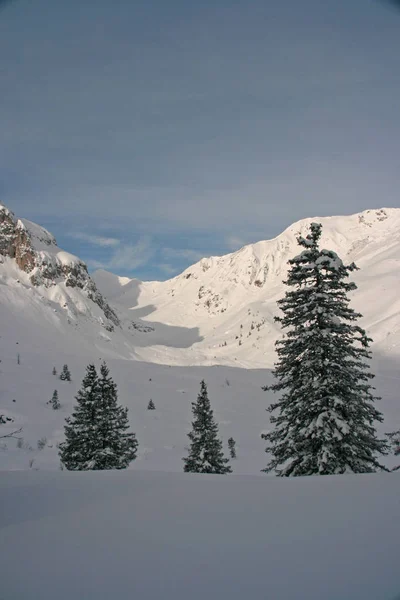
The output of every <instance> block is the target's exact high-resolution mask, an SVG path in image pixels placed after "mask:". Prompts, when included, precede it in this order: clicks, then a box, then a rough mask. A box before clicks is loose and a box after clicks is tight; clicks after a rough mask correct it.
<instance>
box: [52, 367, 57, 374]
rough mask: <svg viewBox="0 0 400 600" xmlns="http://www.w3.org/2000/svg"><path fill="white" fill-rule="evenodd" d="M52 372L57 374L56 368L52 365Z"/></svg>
mask: <svg viewBox="0 0 400 600" xmlns="http://www.w3.org/2000/svg"><path fill="white" fill-rule="evenodd" d="M52 373H53V375H57V369H56V368H55V367H53V370H52Z"/></svg>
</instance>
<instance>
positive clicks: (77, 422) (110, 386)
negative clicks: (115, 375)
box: [59, 363, 138, 471]
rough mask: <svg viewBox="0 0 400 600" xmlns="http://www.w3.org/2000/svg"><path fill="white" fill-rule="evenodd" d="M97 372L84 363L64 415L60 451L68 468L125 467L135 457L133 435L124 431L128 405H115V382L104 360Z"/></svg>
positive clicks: (127, 426) (135, 447) (135, 444)
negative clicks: (79, 385)
mask: <svg viewBox="0 0 400 600" xmlns="http://www.w3.org/2000/svg"><path fill="white" fill-rule="evenodd" d="M100 375H101V377H100V378H99V376H98V374H97V372H96V368H95V366H94V365H89V366H88V367H87V369H86V375H85V377H84V379H83V381H82V388H81V390H80V391H79V392H78V394H77V396H76V400H77V405H76V406H75V409H74V412H73V414H72V417H70V418H68V419H66V422H67V424H66V426H65V438H66V439H65V442H63V443H62V444H60V447H59V449H60V451H59V454H60V458H61V462H62V464H63V465H64V466H65V467H66V468H67V469H69V470H71V471H85V470H106V469H107V470H108V469H126V467H127V466H128V465H129V464H130V462H131V461H132V460H134V459H135V458H136V452H137V447H138V442H137V440H136V436H135V434H134V433H128V432H127V429H128V428H129V423H128V416H127V413H128V409H127V408H123V407H121V406H118V404H117V401H118V394H117V386H116V384H115V383H114V381H113V380H112V379H111V377H109V370H108V368H107V366H106V364H105V363H103V364H102V366H101V368H100Z"/></svg>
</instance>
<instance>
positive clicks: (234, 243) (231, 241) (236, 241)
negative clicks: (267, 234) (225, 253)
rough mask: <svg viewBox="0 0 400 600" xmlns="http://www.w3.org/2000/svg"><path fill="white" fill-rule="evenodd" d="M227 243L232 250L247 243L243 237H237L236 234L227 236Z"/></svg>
mask: <svg viewBox="0 0 400 600" xmlns="http://www.w3.org/2000/svg"><path fill="white" fill-rule="evenodd" d="M225 244H226V246H227V247H228V248H229V249H230V250H239V249H240V248H243V246H245V245H246V242H245V240H243V239H242V238H239V237H235V236H234V235H228V236H227V237H226V238H225Z"/></svg>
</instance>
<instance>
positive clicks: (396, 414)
mask: <svg viewBox="0 0 400 600" xmlns="http://www.w3.org/2000/svg"><path fill="white" fill-rule="evenodd" d="M16 341H17V340H12V341H11V339H10V338H3V337H1V338H0V356H1V357H2V362H1V363H0V397H1V413H4V414H6V415H8V416H11V417H13V418H14V419H15V421H14V423H12V424H10V425H7V426H6V425H3V426H1V430H2V431H10V430H11V428H13V427H14V428H16V427H22V428H23V432H22V434H21V435H22V437H23V442H18V441H17V440H7V450H4V449H3V450H1V448H0V470H1V469H30V468H32V469H40V470H43V469H52V470H55V469H58V468H59V458H58V453H57V443H59V442H60V441H62V440H63V439H64V424H65V418H66V417H67V416H69V415H70V414H71V412H72V408H73V406H74V404H75V399H74V396H75V395H76V392H77V390H78V389H79V388H80V385H81V381H82V378H83V376H84V373H85V367H86V365H87V364H88V362H89V360H93V362H95V364H97V365H98V366H100V363H101V359H102V358H103V357H102V356H101V354H98V355H96V356H94V355H92V356H91V357H89V356H87V355H86V353H85V348H83V350H81V349H80V348H77V349H76V352H75V353H74V354H72V352H71V353H70V354H67V353H65V352H64V353H63V352H61V353H60V352H59V351H57V352H54V353H53V354H51V353H44V352H43V351H42V349H41V348H40V346H35V345H34V343H33V344H32V347H26V345H25V344H22V343H19V344H16ZM17 353H19V354H20V364H18V363H17ZM64 363H67V364H68V366H69V367H70V370H71V373H72V381H71V383H68V382H63V381H60V380H59V379H58V377H55V376H53V375H52V369H53V366H55V367H56V368H57V370H58V372H60V370H61V368H62V365H63V364H64ZM107 364H108V365H109V367H110V371H111V375H112V377H113V378H114V380H115V382H116V383H117V385H118V390H119V402H120V403H121V404H122V405H124V406H127V407H128V408H129V420H130V423H131V427H132V430H133V431H135V433H136V434H137V437H138V440H139V456H138V458H137V459H136V461H134V463H132V464H131V467H130V468H131V469H134V470H137V469H140V470H155V471H168V472H172V471H182V470H183V462H182V460H181V459H182V457H183V456H185V455H186V447H187V445H188V443H189V441H188V438H187V436H186V434H187V432H188V431H189V430H190V428H191V426H190V423H191V420H192V412H191V403H192V402H193V401H194V400H196V397H197V394H198V392H199V389H200V381H201V379H203V378H204V379H205V381H206V382H207V384H208V391H209V397H210V400H211V405H212V407H213V409H214V411H215V417H216V419H217V421H218V423H219V426H220V434H221V436H222V439H223V441H224V447H225V450H226V451H227V450H228V448H227V441H228V439H229V437H231V436H232V437H233V438H234V439H235V440H236V442H237V459H236V460H234V461H232V468H233V471H234V473H237V474H254V475H255V474H259V475H260V476H261V477H266V475H261V474H260V470H261V469H263V468H264V467H265V466H266V463H267V459H268V457H267V455H266V454H265V452H264V447H265V442H264V441H263V440H262V439H261V437H260V434H261V433H262V432H263V431H265V430H266V429H268V427H269V414H268V413H267V412H266V408H267V407H268V406H269V404H270V403H271V402H272V401H273V399H274V396H273V394H272V393H270V392H264V391H262V389H261V387H262V386H263V385H265V384H267V383H271V382H272V379H271V373H270V371H268V370H267V369H252V370H250V369H238V368H236V369H235V368H231V367H222V366H214V367H196V366H195V367H170V366H167V365H157V364H150V363H144V362H140V361H128V360H118V359H110V360H108V361H107ZM373 368H374V370H375V372H376V373H377V378H376V386H377V388H378V393H379V394H380V395H381V396H382V401H381V402H380V403H379V406H378V407H379V409H380V410H381V411H382V412H383V414H384V415H385V422H384V423H383V424H379V432H380V434H381V435H383V434H384V432H386V431H391V430H393V429H398V428H399V425H400V403H399V397H398V385H399V381H400V378H399V375H398V365H397V364H396V363H394V364H391V363H390V362H389V361H388V360H387V359H386V358H384V359H380V357H379V356H378V355H376V356H375V361H374V364H373ZM55 389H57V390H58V393H59V399H60V402H61V409H60V410H57V411H54V410H53V409H52V408H51V407H50V406H49V405H48V404H47V402H48V400H50V398H51V396H52V394H53V391H54V390H55ZM150 399H152V400H153V402H154V403H155V406H156V410H155V411H149V410H147V405H148V402H149V400H150ZM14 400H15V402H14ZM42 439H45V444H44V448H43V449H38V441H39V440H42ZM0 442H1V440H0ZM3 442H4V440H3ZM21 445H22V447H21ZM384 462H385V464H387V465H389V466H394V465H395V464H397V463H398V460H397V461H396V459H395V458H394V457H387V458H385V459H384Z"/></svg>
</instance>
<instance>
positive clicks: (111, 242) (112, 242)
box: [68, 231, 120, 248]
mask: <svg viewBox="0 0 400 600" xmlns="http://www.w3.org/2000/svg"><path fill="white" fill-rule="evenodd" d="M68 237H72V238H74V239H75V240H80V241H82V242H87V243H88V244H93V245H94V246H101V247H103V248H108V247H115V246H119V244H120V240H118V239H117V238H112V237H103V236H101V235H92V234H90V233H85V232H84V231H72V232H71V233H69V234H68Z"/></svg>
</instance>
